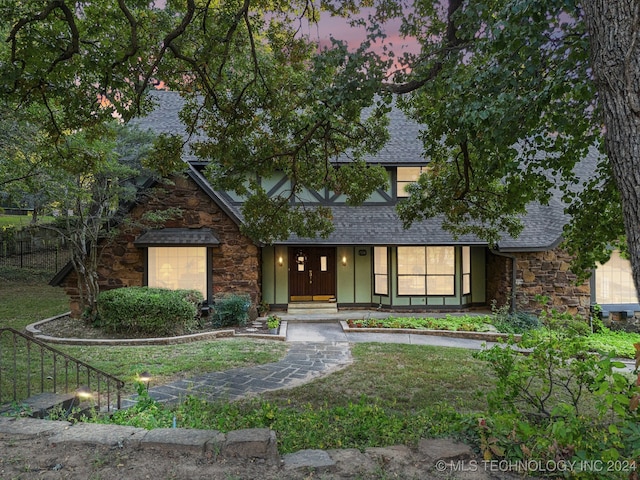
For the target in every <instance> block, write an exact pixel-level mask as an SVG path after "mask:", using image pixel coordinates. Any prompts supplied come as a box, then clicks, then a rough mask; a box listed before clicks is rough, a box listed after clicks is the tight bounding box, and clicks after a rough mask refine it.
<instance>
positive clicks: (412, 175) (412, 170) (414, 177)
mask: <svg viewBox="0 0 640 480" xmlns="http://www.w3.org/2000/svg"><path fill="white" fill-rule="evenodd" d="M425 170H426V167H398V169H397V171H396V174H397V182H396V187H397V190H398V198H402V197H408V196H409V194H408V193H407V190H406V189H407V185H410V184H412V183H416V182H417V181H418V177H420V174H421V173H422V172H424V171H425Z"/></svg>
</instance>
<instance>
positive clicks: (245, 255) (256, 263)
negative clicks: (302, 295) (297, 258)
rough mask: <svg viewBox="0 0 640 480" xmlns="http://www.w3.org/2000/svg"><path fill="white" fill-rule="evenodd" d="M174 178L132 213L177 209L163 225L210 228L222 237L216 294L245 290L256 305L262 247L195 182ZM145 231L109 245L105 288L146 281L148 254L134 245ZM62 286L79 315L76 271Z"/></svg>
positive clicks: (102, 273)
mask: <svg viewBox="0 0 640 480" xmlns="http://www.w3.org/2000/svg"><path fill="white" fill-rule="evenodd" d="M173 181H174V182H175V185H160V186H157V187H154V188H153V192H152V195H151V196H150V198H149V199H148V200H147V201H145V203H142V204H140V205H137V206H136V207H134V209H133V210H132V211H131V213H130V216H131V217H132V218H133V219H139V218H140V217H141V216H142V214H143V213H144V212H146V211H154V210H165V209H168V208H172V207H177V208H180V209H181V210H182V216H181V217H180V218H176V219H173V220H171V221H168V222H166V223H165V225H164V227H167V228H199V227H208V228H211V229H212V230H213V232H214V233H215V234H216V235H217V237H218V238H219V239H220V245H219V246H218V247H215V248H213V294H214V295H216V294H219V293H246V294H249V296H250V297H251V301H252V303H253V304H254V305H257V304H259V303H260V295H261V293H260V292H261V278H260V275H261V272H260V263H261V260H260V254H261V252H260V249H259V248H258V246H256V245H255V244H254V243H253V242H252V241H251V240H250V239H249V238H248V237H246V236H244V235H242V234H241V233H240V229H239V227H238V225H237V224H236V223H235V222H234V221H233V220H231V218H229V217H228V216H227V215H226V214H225V213H224V212H223V211H222V210H221V209H220V208H219V207H218V206H217V205H216V204H215V202H214V201H213V200H212V199H211V198H210V197H209V196H208V195H206V194H205V193H204V192H203V191H202V190H201V189H200V188H199V187H198V186H197V185H196V184H195V182H194V181H193V180H191V179H190V178H188V177H186V176H184V177H182V176H181V177H176V178H174V179H173ZM141 233H143V231H142V230H140V229H136V230H131V231H128V232H121V233H120V234H119V235H118V236H117V238H116V239H115V241H113V242H110V243H109V244H108V245H106V246H105V248H104V250H103V253H102V260H101V262H100V266H99V268H98V275H99V283H100V288H101V290H109V289H112V288H119V287H127V286H141V285H142V282H143V278H144V260H145V258H144V255H145V253H146V252H145V249H141V248H137V247H136V246H134V244H133V242H134V240H135V239H136V238H137V237H138V236H139V235H140V234H141ZM63 286H64V288H65V291H66V293H67V295H69V297H70V309H71V312H72V314H73V315H75V316H78V315H80V314H81V313H82V312H81V311H80V302H79V296H78V288H77V276H76V274H75V272H72V273H71V274H69V276H68V277H67V278H66V279H65V282H64V284H63Z"/></svg>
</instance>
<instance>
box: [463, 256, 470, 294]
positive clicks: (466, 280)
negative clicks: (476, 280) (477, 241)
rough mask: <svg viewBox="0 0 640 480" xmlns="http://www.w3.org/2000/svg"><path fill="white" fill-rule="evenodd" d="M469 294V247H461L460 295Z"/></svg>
mask: <svg viewBox="0 0 640 480" xmlns="http://www.w3.org/2000/svg"><path fill="white" fill-rule="evenodd" d="M470 293H471V247H462V294H463V295H469V294H470Z"/></svg>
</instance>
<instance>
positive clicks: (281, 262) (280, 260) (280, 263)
mask: <svg viewBox="0 0 640 480" xmlns="http://www.w3.org/2000/svg"><path fill="white" fill-rule="evenodd" d="M278 265H279V266H282V265H284V258H282V255H280V256H279V257H278Z"/></svg>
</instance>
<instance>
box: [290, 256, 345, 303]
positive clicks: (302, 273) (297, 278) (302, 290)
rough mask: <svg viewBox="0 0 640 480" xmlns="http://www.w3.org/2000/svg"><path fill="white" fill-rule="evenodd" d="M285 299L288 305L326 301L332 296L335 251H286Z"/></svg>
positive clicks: (333, 292) (333, 296)
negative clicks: (287, 274)
mask: <svg viewBox="0 0 640 480" xmlns="http://www.w3.org/2000/svg"><path fill="white" fill-rule="evenodd" d="M289 295H290V301H292V302H310V301H325V302H326V301H328V300H330V299H335V295H336V249H335V248H331V247H292V248H290V249H289Z"/></svg>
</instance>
